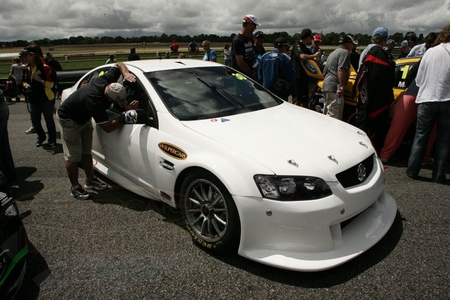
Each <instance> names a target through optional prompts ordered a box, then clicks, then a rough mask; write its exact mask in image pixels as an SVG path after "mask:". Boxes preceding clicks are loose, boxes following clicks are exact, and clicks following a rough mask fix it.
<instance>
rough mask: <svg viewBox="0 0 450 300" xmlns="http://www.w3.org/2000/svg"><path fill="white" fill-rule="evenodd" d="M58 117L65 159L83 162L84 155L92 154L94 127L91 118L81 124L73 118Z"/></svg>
mask: <svg viewBox="0 0 450 300" xmlns="http://www.w3.org/2000/svg"><path fill="white" fill-rule="evenodd" d="M56 118H57V120H58V123H59V128H60V130H61V142H62V146H63V151H64V159H65V160H66V161H68V162H73V163H78V162H81V157H82V155H83V154H84V155H92V132H93V131H94V127H93V126H92V122H91V120H89V121H87V122H86V123H84V124H79V123H77V122H75V121H73V120H71V119H60V118H59V116H58V113H57V114H56Z"/></svg>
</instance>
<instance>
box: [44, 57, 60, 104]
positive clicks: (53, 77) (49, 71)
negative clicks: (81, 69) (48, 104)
mask: <svg viewBox="0 0 450 300" xmlns="http://www.w3.org/2000/svg"><path fill="white" fill-rule="evenodd" d="M44 70H45V77H46V78H47V80H48V81H50V82H53V87H52V91H53V93H54V94H55V96H56V92H57V91H58V73H57V72H56V70H55V69H53V68H52V67H50V66H49V65H47V64H44Z"/></svg>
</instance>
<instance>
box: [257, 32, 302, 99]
mask: <svg viewBox="0 0 450 300" xmlns="http://www.w3.org/2000/svg"><path fill="white" fill-rule="evenodd" d="M274 47H275V49H274V50H273V51H271V52H269V53H266V54H264V55H263V56H262V58H261V63H260V67H259V69H258V81H259V82H262V85H263V86H264V87H265V88H266V89H268V90H271V91H273V92H274V93H275V94H276V95H277V96H279V97H280V98H282V99H284V100H285V101H287V100H288V96H290V95H292V97H293V99H294V100H296V98H297V87H296V84H295V78H296V76H295V70H294V65H293V64H292V61H291V59H290V57H289V56H288V55H287V54H286V53H288V51H289V44H288V42H287V40H286V39H285V38H283V37H279V38H277V39H276V40H275V42H274ZM278 78H280V79H283V80H285V81H287V82H289V83H290V85H291V86H290V90H289V91H287V92H286V94H283V91H277V90H274V85H275V82H276V80H277V79H278Z"/></svg>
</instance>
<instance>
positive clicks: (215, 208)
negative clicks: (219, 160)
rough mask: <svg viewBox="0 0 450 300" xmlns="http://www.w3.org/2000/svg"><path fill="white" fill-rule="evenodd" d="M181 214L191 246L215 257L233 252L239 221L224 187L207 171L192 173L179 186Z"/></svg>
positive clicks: (235, 248)
mask: <svg viewBox="0 0 450 300" xmlns="http://www.w3.org/2000/svg"><path fill="white" fill-rule="evenodd" d="M180 208H181V214H182V215H183V217H184V218H185V221H186V227H187V230H188V231H189V233H190V235H191V236H192V239H193V241H194V242H196V243H198V244H199V245H200V246H202V247H203V248H206V249H209V250H212V251H214V252H218V253H224V252H235V251H236V250H237V247H238V245H239V240H240V221H239V215H238V212H237V209H236V205H235V204H234V202H233V198H232V197H231V195H230V193H229V192H228V191H227V189H226V188H225V186H224V185H223V184H222V183H221V182H220V181H219V180H218V179H217V178H216V177H215V176H214V175H212V174H210V173H208V172H206V171H200V172H196V173H192V174H190V175H189V176H187V177H186V179H185V180H184V182H183V185H182V186H181V199H180Z"/></svg>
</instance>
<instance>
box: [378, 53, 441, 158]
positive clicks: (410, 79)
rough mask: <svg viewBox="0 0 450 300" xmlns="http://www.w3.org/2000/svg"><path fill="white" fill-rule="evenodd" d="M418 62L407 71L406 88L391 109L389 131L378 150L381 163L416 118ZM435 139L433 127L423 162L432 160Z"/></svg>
mask: <svg viewBox="0 0 450 300" xmlns="http://www.w3.org/2000/svg"><path fill="white" fill-rule="evenodd" d="M419 65H420V61H419V63H417V64H415V65H414V66H413V67H412V68H411V69H410V70H409V71H408V75H407V77H406V79H405V87H406V88H407V89H406V91H405V93H404V94H403V96H402V97H401V98H400V99H399V100H398V101H397V103H395V105H394V107H393V109H392V120H391V125H390V127H389V132H388V134H387V136H386V139H385V140H384V145H383V148H382V149H381V152H380V158H381V161H382V162H383V164H387V163H388V162H389V160H390V159H391V157H392V156H393V155H394V154H395V152H396V151H397V149H398V148H399V147H400V144H401V143H402V140H403V137H404V136H405V134H406V132H407V131H408V129H409V127H410V126H411V124H412V123H413V122H415V121H416V120H417V107H418V105H417V104H416V103H415V101H416V96H417V93H418V92H419V88H418V87H417V84H416V80H415V78H416V75H417V71H418V70H419ZM435 140H436V128H433V132H432V134H431V138H430V139H429V141H428V147H427V151H426V153H425V157H424V159H423V162H422V163H423V164H430V163H432V162H433V159H432V158H431V150H432V149H433V145H434V142H435Z"/></svg>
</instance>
